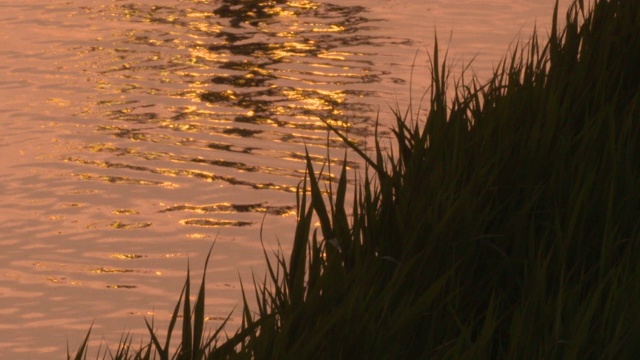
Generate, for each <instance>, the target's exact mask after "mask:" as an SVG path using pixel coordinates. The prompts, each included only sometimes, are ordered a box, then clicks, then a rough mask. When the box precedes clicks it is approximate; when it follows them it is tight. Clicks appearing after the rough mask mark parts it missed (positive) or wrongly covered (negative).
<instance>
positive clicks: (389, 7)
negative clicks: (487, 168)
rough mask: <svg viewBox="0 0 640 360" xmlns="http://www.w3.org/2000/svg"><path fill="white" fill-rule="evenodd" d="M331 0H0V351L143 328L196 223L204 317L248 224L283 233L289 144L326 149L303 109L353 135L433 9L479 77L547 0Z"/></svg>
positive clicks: (422, 57)
mask: <svg viewBox="0 0 640 360" xmlns="http://www.w3.org/2000/svg"><path fill="white" fill-rule="evenodd" d="M339 3H340V4H334V3H328V2H320V1H285V0H277V1H271V2H259V1H252V0H246V1H242V2H233V1H227V0H180V1H175V0H138V1H115V0H86V1H45V0H29V1H21V2H12V1H6V0H0V41H2V45H0V59H1V60H0V70H2V72H3V74H5V75H4V78H2V79H0V119H1V121H2V127H0V151H1V154H2V155H1V158H0V196H1V198H0V200H1V201H0V249H1V251H0V354H3V356H5V354H10V355H6V356H10V357H11V358H12V359H22V358H24V359H26V358H52V357H55V358H57V357H60V356H63V355H62V354H64V351H65V347H66V343H67V340H68V341H69V346H70V348H71V349H75V348H77V345H78V343H79V342H80V341H81V339H82V338H83V337H84V335H85V333H86V331H87V330H88V328H89V326H90V325H91V324H92V323H94V328H93V334H94V336H93V340H92V342H91V346H92V348H93V349H94V350H95V349H97V348H98V344H99V343H100V342H101V341H106V342H107V343H108V344H109V345H110V346H111V347H113V346H114V345H115V344H116V343H117V341H118V339H119V338H120V336H121V334H122V333H123V332H127V331H131V333H132V335H134V337H137V338H136V339H139V336H142V335H144V334H145V332H146V330H145V327H144V317H146V318H151V317H153V318H154V319H155V322H156V325H157V326H158V328H159V329H160V333H161V334H162V333H163V331H164V329H165V328H166V325H167V323H168V318H169V316H170V311H171V310H172V308H173V306H174V304H175V301H177V299H178V296H179V292H180V289H181V288H182V283H183V281H184V279H185V271H186V268H187V262H189V263H190V267H191V270H192V272H193V274H192V278H193V279H198V278H199V276H201V273H202V269H201V267H202V265H203V262H204V258H205V256H206V252H207V250H208V249H209V247H210V246H211V244H212V243H213V241H214V240H215V241H216V245H215V247H214V251H213V255H212V261H211V263H210V266H209V271H208V283H207V286H208V289H209V295H208V296H209V298H208V299H209V300H208V304H207V306H208V309H209V310H208V311H207V316H208V318H209V319H210V322H211V326H216V325H217V324H220V323H221V322H222V320H223V319H225V318H226V316H227V315H228V314H229V312H231V311H232V310H233V309H234V308H235V307H236V306H237V305H238V303H239V301H241V297H240V293H239V288H240V281H239V277H242V279H243V280H244V287H245V289H247V290H248V291H249V292H251V291H252V288H251V286H250V285H251V284H250V279H251V274H252V271H254V272H255V273H256V274H257V275H258V277H260V276H261V274H263V272H264V260H263V248H262V246H263V245H262V244H263V243H262V242H261V239H260V234H261V233H262V234H263V238H262V240H263V241H264V246H266V250H267V253H271V250H272V249H277V248H278V246H279V245H278V244H280V245H281V246H282V248H283V250H284V252H285V253H286V252H287V249H288V248H289V243H288V241H289V239H291V236H292V235H291V233H292V230H293V226H294V222H295V215H296V214H295V210H296V208H295V195H294V193H295V191H296V187H297V186H298V183H299V181H300V180H301V179H302V177H303V176H304V165H305V156H306V152H305V151H306V150H307V151H308V152H309V156H310V158H311V159H312V160H313V162H314V164H315V165H317V166H318V168H320V167H321V166H322V163H323V161H324V159H325V158H326V156H327V152H328V149H329V150H330V156H331V157H332V164H331V166H332V167H331V169H333V170H335V169H336V168H338V167H339V166H340V165H341V164H342V161H343V156H344V152H345V151H346V150H345V147H344V145H343V144H342V141H341V140H340V139H338V138H337V137H336V136H333V135H331V134H328V132H327V129H326V126H325V124H324V122H323V121H321V120H320V119H323V120H325V121H327V122H329V123H331V124H332V125H333V126H334V127H337V128H340V129H342V130H344V131H346V132H348V134H349V137H350V138H351V139H353V141H355V142H357V143H359V144H360V145H361V146H364V145H365V142H366V141H367V140H368V143H369V144H370V143H371V137H372V136H373V124H374V123H375V121H376V118H377V116H378V111H380V121H381V124H382V127H383V128H384V127H386V126H388V125H389V124H390V123H391V121H390V119H391V117H390V116H389V115H390V112H389V111H388V108H389V106H394V103H395V101H397V103H398V106H399V107H400V108H401V109H403V108H404V107H405V106H408V105H409V104H410V103H411V104H412V105H414V106H416V104H417V103H418V101H419V99H420V96H421V95H422V93H423V92H424V91H425V90H426V89H427V85H428V84H427V83H426V82H425V81H424V80H425V79H426V63H427V56H426V54H427V51H428V50H430V49H431V48H432V46H433V32H434V29H435V27H437V28H438V34H439V35H440V38H441V46H442V44H445V43H447V40H448V39H449V31H451V30H453V37H452V38H451V39H452V40H451V41H450V42H448V44H449V45H450V47H451V53H450V56H451V58H453V59H455V60H458V64H460V63H461V62H464V61H468V60H470V59H471V58H472V57H474V56H477V59H476V63H475V66H474V69H475V70H476V72H477V73H478V74H479V76H481V77H483V76H484V77H486V76H487V75H488V74H489V73H490V72H491V67H492V66H493V65H495V64H496V63H497V61H498V60H499V58H500V57H501V56H502V55H504V53H505V50H506V48H507V46H508V45H509V43H510V42H512V41H514V39H517V37H518V32H520V33H521V35H522V36H527V35H528V34H529V33H530V32H531V30H532V28H533V25H534V22H535V21H536V18H537V22H538V26H539V28H541V29H542V28H546V27H548V24H549V22H550V14H551V10H552V5H553V1H551V0H545V1H541V2H536V3H535V4H533V3H532V2H530V1H526V0H510V1H505V0H488V1H483V2H482V3H481V4H480V3H479V2H475V1H471V0H467V1H462V0H458V1H444V0H441V1H439V0H433V1H429V2H425V1H421V0H383V1H378V2H375V3H371V2H368V1H364V0H345V1H340V2H339ZM561 8H566V1H565V2H564V4H563V3H561ZM416 51H417V52H418V56H417V57H414V56H415V54H416ZM414 58H415V63H414ZM414 65H415V66H414ZM412 74H413V75H412ZM412 76H413V81H412ZM410 94H411V96H410ZM410 99H413V102H410ZM388 134H389V133H388V131H385V132H383V133H382V136H388ZM359 164H360V163H359V162H358V161H357V158H356V156H355V155H353V154H350V155H349V159H348V160H347V165H348V167H349V169H350V170H353V169H358V168H359ZM350 176H351V179H352V178H353V174H352V173H351V175H350ZM326 178H327V179H329V178H331V175H330V174H327V175H326ZM239 321H240V316H239V315H237V314H234V315H232V317H231V319H230V326H231V327H233V326H237V325H238V324H239Z"/></svg>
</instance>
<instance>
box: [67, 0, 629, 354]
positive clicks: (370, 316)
mask: <svg viewBox="0 0 640 360" xmlns="http://www.w3.org/2000/svg"><path fill="white" fill-rule="evenodd" d="M557 16H558V8H557V5H556V8H555V11H554V22H553V28H552V30H551V33H550V35H549V37H548V40H547V41H546V42H543V43H540V42H539V40H538V37H537V35H536V34H534V35H533V36H532V37H531V39H530V41H529V42H528V43H526V44H521V45H520V46H519V47H518V48H517V49H515V50H514V51H512V53H511V54H510V55H509V56H507V57H505V59H504V60H503V61H502V63H501V64H500V66H498V67H497V68H496V70H495V72H494V74H493V76H492V78H491V79H490V80H489V81H488V82H486V83H480V82H479V81H478V80H477V79H475V78H473V77H472V78H471V79H465V77H464V74H463V75H462V76H461V77H460V78H457V79H454V78H452V76H451V72H450V68H449V67H448V65H447V62H446V54H445V55H444V56H442V53H441V51H440V50H439V48H438V44H437V40H436V45H435V47H434V50H433V53H432V55H431V61H430V66H431V72H432V77H431V80H430V81H431V87H430V93H429V94H428V100H429V110H428V113H427V114H425V115H426V116H425V117H424V119H423V120H424V121H422V122H420V121H418V120H415V121H412V120H411V118H413V119H418V117H417V116H415V117H411V116H409V112H405V113H401V112H400V110H399V109H395V111H394V115H395V120H396V125H395V128H394V129H393V134H394V141H395V147H394V148H396V149H397V153H392V152H390V151H389V152H387V151H385V150H383V149H382V148H381V146H380V143H379V142H376V144H375V149H374V150H373V152H371V153H366V152H365V151H364V150H363V149H360V148H358V147H357V146H355V145H353V144H352V143H351V142H349V141H348V139H347V138H346V136H345V135H343V134H342V133H341V132H340V131H339V130H337V129H333V128H332V126H331V125H330V124H329V123H327V126H328V127H329V128H331V129H332V130H333V131H334V132H335V133H336V134H337V135H338V136H340V137H342V138H343V139H344V140H345V142H346V143H347V144H349V146H351V147H352V148H353V150H354V151H355V152H357V153H358V154H359V156H361V157H362V158H363V160H364V162H365V163H366V164H367V168H366V170H365V171H364V174H362V175H361V177H360V178H358V179H357V183H358V185H357V186H356V188H355V190H354V191H355V193H354V201H353V205H352V207H349V208H348V207H347V203H346V201H345V199H346V194H347V191H348V187H347V169H346V165H345V166H343V167H342V168H341V174H340V177H339V178H338V180H337V182H336V183H335V184H331V185H329V186H326V187H323V184H326V183H325V182H324V181H323V180H321V173H322V171H320V172H317V171H316V170H315V169H314V167H313V164H312V163H311V160H309V161H308V163H307V176H306V177H305V179H304V181H303V182H302V183H301V184H300V186H299V188H298V191H297V209H298V219H297V227H296V230H295V235H294V241H293V249H292V251H291V254H290V256H289V257H288V259H287V258H286V257H285V256H284V255H282V254H281V253H280V254H278V256H277V258H276V260H275V262H269V261H268V260H267V268H268V272H267V275H266V277H265V278H264V279H263V280H254V282H255V283H256V293H255V294H254V296H255V297H256V299H257V301H258V308H257V309H254V311H255V312H254V311H252V310H251V309H249V307H248V305H247V301H245V303H244V308H243V322H242V327H241V329H240V330H238V332H237V333H236V334H235V335H234V336H233V337H231V338H228V339H225V341H223V342H220V344H218V343H217V336H218V335H219V333H218V332H216V333H214V334H213V336H212V337H209V338H207V339H205V337H202V335H201V334H202V330H201V329H202V318H203V317H204V308H203V303H199V301H200V299H201V298H202V299H204V278H203V282H202V284H203V285H202V287H201V289H200V295H199V297H198V300H197V302H196V305H195V306H194V308H195V311H192V310H191V309H190V307H189V305H188V296H185V297H184V306H183V316H184V323H185V324H191V323H192V322H193V326H191V325H184V326H183V331H182V334H183V335H182V336H183V337H182V345H181V346H180V348H179V352H178V353H177V355H175V356H174V357H175V358H178V359H204V358H206V359H216V358H259V359H261V358H278V359H289V358H291V359H318V358H320V359H322V358H329V357H330V358H332V359H340V358H344V359H352V358H375V359H387V358H389V359H397V358H436V359H438V358H443V359H444V358H455V359H495V358H501V359H502V358H508V359H529V358H536V359H539V358H544V359H578V358H580V359H582V358H603V359H604V358H616V359H618V358H625V359H626V358H635V357H637V356H638V355H640V348H639V347H638V346H637V344H639V343H640V306H638V304H637V303H636V299H638V298H640V91H639V90H640V75H638V72H637V71H636V67H637V64H640V35H639V34H640V2H638V1H635V0H608V1H605V0H601V1H596V2H594V3H593V4H585V3H584V2H583V1H581V0H576V1H575V2H574V3H573V4H572V6H571V8H570V9H569V11H568V12H567V17H566V26H565V27H564V29H563V30H560V29H559V28H558V25H557V24H558V22H557ZM441 57H444V59H441ZM451 84H453V85H452V86H453V88H452V90H453V91H449V86H450V85H451ZM448 94H453V95H451V98H449V95H448ZM345 163H346V162H345ZM316 219H317V220H318V221H319V222H320V228H319V229H314V228H313V222H314V221H315V220H316ZM265 255H266V254H265ZM265 257H266V256H265ZM188 283H189V279H187V284H186V285H185V290H184V291H183V295H184V294H188V291H189V286H188ZM243 294H244V292H243ZM244 296H247V294H244ZM178 304H180V301H179V303H178ZM178 308H179V306H177V307H176V311H175V312H174V319H173V320H172V322H171V327H170V329H169V330H170V331H169V334H170V333H171V330H172V329H173V325H174V323H175V319H176V317H177V313H178ZM191 313H193V316H190V317H187V315H189V314H191ZM148 327H149V331H150V333H151V337H152V341H150V343H149V345H147V346H146V347H142V348H141V350H140V351H139V352H137V353H136V355H135V356H131V357H126V356H123V357H121V358H150V356H153V353H154V352H155V353H157V354H158V356H159V357H160V358H161V359H165V358H168V353H167V349H168V345H165V346H161V344H160V342H159V340H158V339H157V337H156V336H155V335H154V331H153V327H152V326H150V325H148ZM195 329H199V330H195ZM185 334H186V335H185ZM196 334H199V335H196ZM87 336H88V335H87ZM185 336H186V337H185ZM126 341H127V338H126V337H125V342H126ZM85 343H86V341H85ZM167 344H168V340H167ZM193 349H198V350H193ZM84 350H85V347H84V345H83V347H82V348H81V349H80V350H79V351H78V355H77V357H76V358H78V359H80V358H82V356H83V355H82V354H83V351H84ZM140 354H142V355H140ZM196 355H197V356H196ZM127 356H128V355H127ZM115 358H117V357H115Z"/></svg>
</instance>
